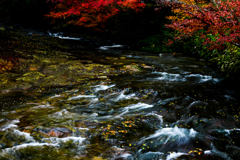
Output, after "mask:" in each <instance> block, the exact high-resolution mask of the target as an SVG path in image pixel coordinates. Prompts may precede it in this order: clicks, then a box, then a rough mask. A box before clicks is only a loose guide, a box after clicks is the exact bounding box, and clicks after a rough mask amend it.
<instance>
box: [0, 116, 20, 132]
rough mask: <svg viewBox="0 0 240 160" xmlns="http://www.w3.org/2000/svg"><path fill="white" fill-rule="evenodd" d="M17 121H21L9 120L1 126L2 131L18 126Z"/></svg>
mask: <svg viewBox="0 0 240 160" xmlns="http://www.w3.org/2000/svg"><path fill="white" fill-rule="evenodd" d="M15 123H20V121H19V120H17V119H16V120H12V121H10V122H7V124H5V125H3V126H1V127H0V131H6V130H8V129H10V128H17V127H18V125H16V124H15Z"/></svg>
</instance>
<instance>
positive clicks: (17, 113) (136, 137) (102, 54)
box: [0, 33, 240, 160]
mask: <svg viewBox="0 0 240 160" xmlns="http://www.w3.org/2000/svg"><path fill="white" fill-rule="evenodd" d="M49 35H50V36H54V37H59V38H62V39H66V40H70V41H83V39H82V38H74V37H68V36H59V35H58V34H53V33H51V34H50V33H49ZM86 43H91V42H86ZM74 55H75V56H76V57H77V59H79V60H82V61H83V62H86V63H94V64H99V65H100V66H111V68H114V69H115V70H116V71H118V73H121V74H113V73H111V74H109V73H105V72H104V71H103V72H102V75H101V76H100V77H98V78H92V79H89V80H87V81H84V82H82V83H81V84H78V85H67V86H59V87H57V86H55V87H45V89H44V91H42V93H40V94H38V95H39V96H37V97H34V96H30V95H34V94H35V93H34V92H33V91H31V90H29V91H28V90H24V91H16V92H9V93H4V94H3V93H0V109H1V112H0V160H23V159H24V160H27V159H29V160H30V159H31V160H42V159H45V160H69V159H71V160H75V159H76V160H77V159H82V160H88V159H89V160H104V159H109V160H174V159H177V160H192V159H194V160H215V159H220V160H221V159H223V160H225V159H226V160H230V159H239V156H240V136H239V134H240V123H239V120H238V116H239V114H240V111H239V107H238V106H239V102H238V101H239V100H238V97H239V94H238V92H236V91H234V90H230V89H228V88H227V87H226V84H224V82H223V79H222V78H221V76H219V75H217V74H216V73H215V72H214V71H213V70H212V69H210V68H208V67H206V66H205V63H204V62H201V61H199V60H197V59H195V58H191V57H185V56H182V55H180V54H179V55H173V54H164V53H161V54H159V55H156V54H150V53H146V52H140V51H133V50H130V49H127V47H126V46H123V45H119V44H112V45H109V44H107V45H102V46H97V47H96V49H95V50H90V51H89V54H78V51H77V50H75V52H74ZM123 68H125V69H123Z"/></svg>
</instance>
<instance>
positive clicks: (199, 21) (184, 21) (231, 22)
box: [164, 0, 240, 50]
mask: <svg viewBox="0 0 240 160" xmlns="http://www.w3.org/2000/svg"><path fill="white" fill-rule="evenodd" d="M164 5H165V6H171V7H172V8H173V9H179V10H180V11H181V14H180V15H177V16H178V18H175V19H172V20H171V24H169V25H166V27H167V28H172V29H173V30H175V31H177V32H178V35H179V37H178V38H177V39H183V38H187V37H190V36H192V35H196V34H199V35H200V36H201V37H202V38H204V39H205V42H204V43H203V44H204V45H207V46H208V47H209V49H210V50H212V49H223V48H224V46H225V44H226V43H231V44H234V45H236V46H240V38H239V37H240V7H239V6H240V0H228V1H221V0H219V1H218V2H217V3H215V2H212V3H209V4H208V5H197V4H187V3H184V1H183V2H180V1H178V2H165V3H164ZM179 17H180V18H179ZM200 30H202V31H204V32H199V31H200ZM209 35H210V36H212V37H215V38H213V39H209Z"/></svg>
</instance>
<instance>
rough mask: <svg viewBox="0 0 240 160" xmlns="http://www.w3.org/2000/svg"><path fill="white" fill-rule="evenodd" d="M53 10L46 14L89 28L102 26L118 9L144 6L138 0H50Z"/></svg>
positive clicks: (140, 8) (141, 7) (137, 9)
mask: <svg viewBox="0 0 240 160" xmlns="http://www.w3.org/2000/svg"><path fill="white" fill-rule="evenodd" d="M50 2H52V3H53V4H54V6H55V7H54V8H53V10H52V11H51V12H50V13H49V14H48V15H47V16H48V17H52V18H53V19H65V20H67V21H68V23H72V24H74V25H78V26H82V27H89V28H104V23H105V22H106V21H107V19H108V18H110V17H113V16H114V15H117V14H118V13H119V12H120V11H126V10H127V9H132V10H134V11H136V12H138V11H140V10H142V9H143V8H144V6H145V4H144V3H141V2H140V1H139V0H50Z"/></svg>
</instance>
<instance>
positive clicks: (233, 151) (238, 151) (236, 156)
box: [226, 146, 240, 159]
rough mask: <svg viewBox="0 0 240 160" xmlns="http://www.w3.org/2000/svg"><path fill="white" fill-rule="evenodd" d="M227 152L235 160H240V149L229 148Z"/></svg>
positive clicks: (235, 147)
mask: <svg viewBox="0 0 240 160" xmlns="http://www.w3.org/2000/svg"><path fill="white" fill-rule="evenodd" d="M226 152H227V153H228V154H229V155H230V157H231V158H233V159H239V157H240V148H239V147H237V146H227V147H226Z"/></svg>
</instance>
